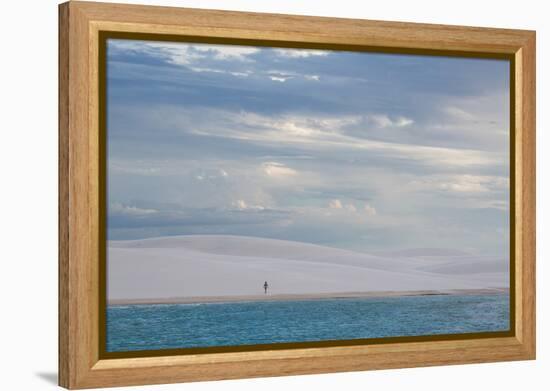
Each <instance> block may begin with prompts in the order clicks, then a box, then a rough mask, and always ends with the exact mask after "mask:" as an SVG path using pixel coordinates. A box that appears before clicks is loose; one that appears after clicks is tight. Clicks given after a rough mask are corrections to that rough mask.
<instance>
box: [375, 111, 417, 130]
mask: <svg viewBox="0 0 550 391" xmlns="http://www.w3.org/2000/svg"><path fill="white" fill-rule="evenodd" d="M367 118H368V119H369V120H370V122H372V123H374V124H375V125H376V126H378V127H379V128H390V127H397V128H402V127H404V126H409V125H412V124H413V123H414V121H413V120H412V119H410V118H406V117H402V116H397V117H395V118H393V119H392V118H390V117H389V116H388V115H387V114H373V115H370V116H367Z"/></svg>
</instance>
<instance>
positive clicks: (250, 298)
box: [107, 288, 509, 306]
mask: <svg viewBox="0 0 550 391" xmlns="http://www.w3.org/2000/svg"><path fill="white" fill-rule="evenodd" d="M508 293H509V289H508V288H482V289H447V290H420V291H373V292H338V293H336V292H333V293H308V294H275V295H271V294H263V295H234V296H192V297H168V298H156V299H154V298H147V299H119V300H109V301H108V303H107V304H108V305H109V306H116V305H139V304H143V305H152V304H197V303H236V302H261V301H303V300H322V299H349V298H370V297H373V298H374V297H380V298H389V297H405V296H439V295H460V296H470V295H499V294H508Z"/></svg>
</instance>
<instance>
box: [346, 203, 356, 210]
mask: <svg viewBox="0 0 550 391" xmlns="http://www.w3.org/2000/svg"><path fill="white" fill-rule="evenodd" d="M346 209H347V210H348V211H350V212H357V208H356V207H355V205H353V204H347V205H346Z"/></svg>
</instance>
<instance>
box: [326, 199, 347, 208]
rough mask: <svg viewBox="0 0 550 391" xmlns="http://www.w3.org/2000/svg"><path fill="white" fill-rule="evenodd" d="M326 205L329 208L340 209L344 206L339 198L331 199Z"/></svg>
mask: <svg viewBox="0 0 550 391" xmlns="http://www.w3.org/2000/svg"><path fill="white" fill-rule="evenodd" d="M328 207H329V208H330V209H342V208H344V206H343V205H342V201H340V200H331V201H330V202H329V204H328Z"/></svg>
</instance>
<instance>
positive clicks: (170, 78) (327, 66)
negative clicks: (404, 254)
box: [107, 39, 510, 256]
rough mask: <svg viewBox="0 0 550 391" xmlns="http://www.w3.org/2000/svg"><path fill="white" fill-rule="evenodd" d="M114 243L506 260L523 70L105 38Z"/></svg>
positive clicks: (490, 62)
mask: <svg viewBox="0 0 550 391" xmlns="http://www.w3.org/2000/svg"><path fill="white" fill-rule="evenodd" d="M107 159H108V165H107V167H108V172H107V178H108V179H107V181H108V184H107V186H108V189H107V204H108V212H107V213H108V216H107V231H108V237H109V239H111V240H126V239H140V238H147V237H158V236H171V235H196V234H221V235H244V236H256V237H265V238H275V239H284V240H293V241H300V242H307V243H315V244H320V245H326V246H331V247H338V248H344V249H351V250H355V251H362V252H371V251H392V250H396V249H406V248H454V249H461V250H463V251H468V252H471V253H474V254H480V255H498V256H508V246H509V234H508V230H509V228H508V227H509V213H510V211H509V185H510V184H509V63H508V62H507V61H504V60H496V59H474V58H452V57H439V56H413V55H403V54H380V53H366V52H344V51H320V50H307V49H284V48H262V47H255V46H233V45H209V44H187V43H172V42H154V41H134V40H114V39H109V40H108V42H107Z"/></svg>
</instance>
